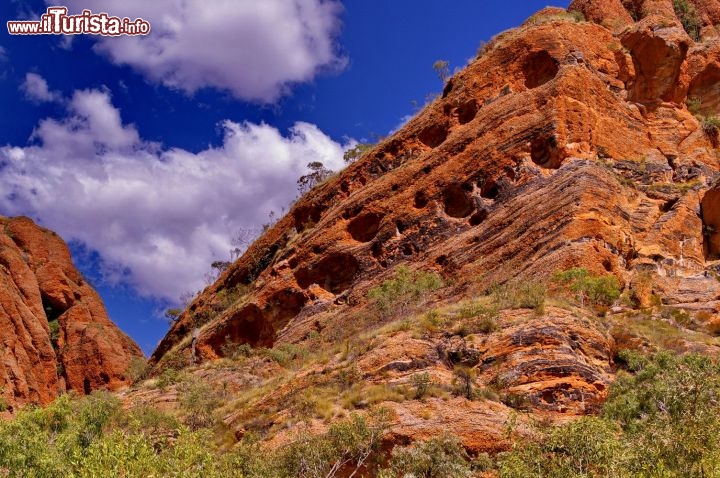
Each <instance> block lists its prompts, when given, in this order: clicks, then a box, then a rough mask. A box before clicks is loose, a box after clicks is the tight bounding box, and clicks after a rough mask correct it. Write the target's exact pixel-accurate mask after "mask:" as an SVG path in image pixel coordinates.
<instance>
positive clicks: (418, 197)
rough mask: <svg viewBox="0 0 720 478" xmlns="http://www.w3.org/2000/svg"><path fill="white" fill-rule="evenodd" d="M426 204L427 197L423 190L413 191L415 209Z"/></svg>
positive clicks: (421, 207)
mask: <svg viewBox="0 0 720 478" xmlns="http://www.w3.org/2000/svg"><path fill="white" fill-rule="evenodd" d="M427 205H428V198H427V195H425V192H424V191H418V192H416V193H415V204H414V206H415V209H423V208H425V206H427Z"/></svg>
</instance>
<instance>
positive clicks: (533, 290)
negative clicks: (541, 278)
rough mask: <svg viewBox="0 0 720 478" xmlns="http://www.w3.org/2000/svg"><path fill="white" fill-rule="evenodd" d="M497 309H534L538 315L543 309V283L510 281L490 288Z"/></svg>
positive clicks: (544, 291) (544, 290)
mask: <svg viewBox="0 0 720 478" xmlns="http://www.w3.org/2000/svg"><path fill="white" fill-rule="evenodd" d="M491 294H492V297H493V301H494V303H495V305H496V306H497V308H498V309H501V310H502V309H534V310H535V312H536V313H537V314H539V315H542V314H543V313H544V311H545V294H546V289H545V285H543V284H540V283H537V282H529V281H512V282H507V283H506V284H503V285H500V286H495V287H493V288H492V289H491Z"/></svg>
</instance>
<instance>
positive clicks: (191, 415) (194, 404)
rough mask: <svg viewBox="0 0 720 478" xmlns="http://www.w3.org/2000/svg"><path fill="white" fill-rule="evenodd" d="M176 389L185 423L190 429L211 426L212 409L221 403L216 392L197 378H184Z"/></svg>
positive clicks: (213, 421) (213, 420)
mask: <svg viewBox="0 0 720 478" xmlns="http://www.w3.org/2000/svg"><path fill="white" fill-rule="evenodd" d="M178 389H179V390H178V392H179V394H178V395H179V399H180V400H179V401H180V406H181V407H182V411H183V412H184V413H185V414H186V418H185V423H186V424H187V426H188V427H189V428H190V430H199V429H201V428H209V427H211V426H213V425H214V424H215V417H214V411H215V409H216V408H217V407H218V406H220V404H221V401H220V397H219V395H218V393H217V392H216V391H215V390H214V389H213V388H212V387H211V386H210V385H209V384H207V383H205V382H202V381H200V380H197V379H191V380H185V381H184V382H183V383H182V384H180V386H179V387H178Z"/></svg>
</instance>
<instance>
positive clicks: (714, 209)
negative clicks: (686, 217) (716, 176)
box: [702, 185, 720, 259]
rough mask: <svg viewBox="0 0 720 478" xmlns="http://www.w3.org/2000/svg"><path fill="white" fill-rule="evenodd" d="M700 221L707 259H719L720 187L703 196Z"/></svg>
mask: <svg viewBox="0 0 720 478" xmlns="http://www.w3.org/2000/svg"><path fill="white" fill-rule="evenodd" d="M702 219H703V234H704V236H705V253H706V254H707V256H708V258H709V259H720V185H717V186H715V187H714V188H713V189H711V190H710V191H708V192H707V194H705V197H704V198H703V200H702Z"/></svg>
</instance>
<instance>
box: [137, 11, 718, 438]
mask: <svg viewBox="0 0 720 478" xmlns="http://www.w3.org/2000/svg"><path fill="white" fill-rule="evenodd" d="M693 3H694V5H695V7H696V11H697V14H698V15H699V17H698V18H699V20H698V21H699V23H698V25H699V28H700V32H699V37H698V38H699V41H697V40H696V39H695V38H693V37H692V36H690V35H689V34H688V32H687V31H685V27H684V25H683V22H682V21H681V20H682V19H681V18H678V17H677V16H676V14H675V12H674V10H673V5H672V1H671V0H645V1H633V2H631V1H621V0H578V1H575V2H573V4H572V5H571V7H570V10H571V11H580V12H582V13H583V14H584V15H585V17H586V18H587V19H588V20H590V21H587V22H577V21H575V17H574V16H573V15H570V14H568V12H565V11H563V10H562V9H556V8H548V9H545V10H543V11H541V12H540V13H538V14H537V15H535V16H533V17H532V18H531V19H530V20H528V21H527V22H526V23H525V24H524V25H523V26H522V27H520V28H519V29H515V30H511V31H508V32H505V33H503V34H501V35H499V36H497V37H496V38H494V39H493V40H492V41H491V42H490V43H489V44H488V45H487V46H486V47H485V48H484V49H483V51H482V52H481V54H480V56H479V57H478V58H477V59H475V60H474V61H473V62H472V63H470V64H469V65H468V66H467V67H466V68H465V69H464V70H462V71H460V72H459V73H457V74H455V75H454V76H453V77H452V78H450V79H449V80H448V81H447V83H446V85H445V87H444V89H443V91H442V94H441V95H439V96H438V98H437V99H436V100H435V101H433V102H432V103H431V104H429V105H428V106H427V107H426V108H425V109H424V110H423V111H422V112H421V113H419V114H418V115H417V116H416V117H415V118H414V119H412V120H411V121H410V122H408V123H407V124H406V125H405V126H404V127H403V128H402V129H401V130H400V131H398V132H397V133H396V134H394V135H393V136H391V137H390V138H388V139H386V140H384V141H383V142H382V143H380V144H378V145H377V146H375V147H374V148H373V149H371V150H370V151H369V152H367V153H366V154H364V156H363V157H362V158H361V159H360V160H358V161H357V162H356V163H354V164H352V165H350V166H349V167H348V168H347V169H345V170H344V171H342V172H341V173H340V174H338V175H337V176H336V177H334V178H332V179H331V180H329V181H327V182H326V183H324V184H322V185H321V186H319V187H317V188H315V189H314V190H312V191H311V192H310V193H309V194H307V195H306V196H304V197H303V198H302V199H300V200H299V201H298V202H297V203H296V204H295V205H294V206H293V208H292V210H291V211H290V213H289V214H288V215H287V216H285V217H284V218H282V219H281V220H280V221H279V222H278V223H277V224H275V225H274V226H273V227H272V228H270V230H269V231H268V232H267V233H266V234H265V235H264V236H263V237H261V238H260V239H259V240H258V241H257V242H255V243H254V244H253V245H252V246H251V247H250V248H249V249H248V251H247V252H246V253H245V254H244V255H243V256H242V257H241V258H240V259H239V260H238V261H236V262H235V263H234V264H232V265H231V266H230V267H229V269H228V270H227V271H226V272H225V273H224V274H223V275H222V276H221V277H220V278H219V279H218V281H217V282H216V283H215V284H213V285H212V286H210V287H209V288H208V289H206V290H205V291H204V292H203V293H202V294H200V295H199V296H198V297H197V298H196V299H195V300H194V302H193V303H192V304H191V305H190V307H189V308H188V310H186V311H185V312H184V313H183V315H182V316H181V317H180V319H179V320H178V321H177V323H176V324H174V325H173V327H172V329H171V330H170V332H169V333H168V335H167V336H166V337H165V339H164V340H163V341H162V342H161V344H160V345H159V347H158V348H157V350H156V351H155V353H154V354H153V357H152V359H151V361H152V363H153V364H155V365H158V367H159V368H163V366H164V364H167V363H172V364H175V365H176V364H178V363H180V364H190V363H192V362H193V361H194V362H204V361H210V360H214V359H217V358H220V357H223V356H224V355H226V350H229V349H230V348H231V347H233V346H236V345H239V344H244V343H247V344H250V345H252V346H264V347H267V346H271V345H273V344H278V343H293V342H302V341H304V340H306V339H308V337H321V338H323V339H326V340H328V341H332V340H350V339H351V338H352V337H355V336H357V335H360V334H361V333H362V332H367V330H368V329H370V328H372V327H377V326H378V325H381V324H382V321H383V320H384V318H383V317H382V316H381V315H382V314H378V313H377V311H374V310H372V309H371V308H368V291H369V290H370V289H371V288H372V287H375V286H377V285H379V284H381V283H382V282H383V281H384V280H386V279H388V278H389V277H391V276H392V274H393V273H394V271H395V270H396V268H397V266H399V265H406V266H408V267H410V268H411V269H422V270H426V271H431V272H434V273H436V274H438V275H440V276H442V277H443V278H445V279H446V280H447V282H448V283H452V287H446V288H444V289H442V290H441V291H439V292H438V293H436V294H435V295H434V296H433V297H432V298H433V299H434V300H436V301H447V302H451V301H453V300H454V301H457V300H458V298H459V297H472V295H473V294H479V293H480V291H482V290H484V289H485V288H487V286H488V285H490V284H493V283H504V282H506V281H509V280H511V279H517V278H522V279H529V280H535V281H547V279H548V278H549V277H550V276H551V275H552V274H553V273H554V272H555V271H560V270H566V269H570V268H573V267H583V268H586V269H588V270H589V271H591V272H593V273H596V274H603V275H604V274H612V275H614V276H616V277H617V278H618V280H619V282H620V284H621V287H622V288H623V289H625V292H626V293H628V294H630V289H632V288H633V287H635V286H636V285H637V284H639V283H640V282H643V281H645V282H646V283H647V284H649V285H648V286H647V287H646V291H645V293H643V294H639V293H638V294H637V297H635V299H636V300H637V301H638V303H639V305H640V306H641V307H650V306H652V304H653V303H654V302H653V301H655V302H657V301H658V299H659V300H660V305H665V306H674V307H685V306H687V307H688V309H692V310H695V311H703V312H704V313H705V315H709V316H710V317H713V316H714V315H713V314H715V315H717V314H718V313H720V308H719V305H720V302H718V300H719V299H720V288H719V287H718V284H720V282H718V281H717V280H716V279H715V277H714V275H713V274H714V271H715V270H716V266H717V263H714V262H711V261H712V260H713V259H717V257H718V254H720V236H719V235H718V234H719V233H718V230H720V212H719V211H720V194H719V193H718V189H717V187H714V188H713V187H712V185H713V184H715V181H716V180H717V178H718V173H719V172H720V161H719V159H718V158H719V156H718V151H717V149H716V146H717V138H716V137H715V138H713V134H712V128H708V125H707V124H706V125H705V127H703V122H702V117H710V116H715V115H718V114H720V111H719V110H718V107H719V106H718V105H720V89H719V88H718V87H717V84H718V79H720V38H719V37H718V35H717V32H715V26H714V25H716V24H717V23H718V22H719V21H720V16H719V15H720V3H718V2H715V1H706V2H702V1H697V2H693ZM688 105H691V108H690V109H689V108H688ZM691 109H692V111H691ZM648 278H649V279H648ZM635 288H636V289H639V286H637V287H635ZM628 296H629V295H628ZM620 309H622V307H620ZM193 330H197V338H196V340H195V341H194V343H195V347H196V348H195V350H196V354H195V356H192V357H191V354H190V350H191V343H192V340H191V335H192V334H193ZM633 337H634V335H633ZM448 340H449V339H448ZM452 340H454V341H457V340H458V339H457V338H455V339H452ZM450 342H452V341H450ZM458 347H460V349H458ZM462 347H465V348H464V349H462ZM615 347H616V343H615V341H614V339H613V338H612V337H610V335H609V334H608V333H607V331H606V330H604V329H603V328H602V327H599V326H598V325H597V324H596V323H593V322H592V321H591V320H590V319H588V318H587V317H584V318H583V317H582V316H577V315H574V314H570V313H568V312H567V311H563V310H561V309H552V310H549V311H548V312H546V313H545V315H542V316H540V317H528V318H526V320H520V321H518V323H513V324H503V326H502V328H501V330H499V331H497V332H494V333H493V334H489V335H488V336H487V337H485V338H483V339H482V340H479V341H478V342H476V343H475V344H472V345H467V344H464V345H463V344H457V343H444V342H442V343H436V342H433V340H430V339H423V338H418V337H413V338H412V339H410V338H407V337H406V338H405V341H404V342H403V343H402V344H393V342H392V341H388V342H387V343H385V344H381V345H379V346H378V347H377V348H376V349H375V351H373V352H369V353H367V354H365V355H364V356H363V357H362V358H361V359H359V361H358V366H359V367H360V369H361V370H362V372H363V373H364V374H365V378H366V379H367V380H370V381H373V380H382V381H388V380H390V381H392V380H408V377H409V375H408V374H411V373H416V372H419V371H421V370H428V371H429V373H430V372H432V373H434V374H436V375H437V376H438V377H439V378H443V377H444V378H443V379H444V381H445V382H448V381H450V380H452V367H453V366H454V365H457V363H456V362H454V360H452V359H449V358H448V357H450V355H447V353H448V351H450V352H449V353H450V354H451V355H452V354H453V353H455V354H456V353H457V350H461V349H462V350H464V352H463V353H465V352H467V354H469V355H465V356H464V357H465V358H464V359H463V360H464V362H463V364H464V365H466V366H468V367H471V368H473V369H474V370H476V371H477V372H478V379H477V380H478V383H479V384H480V383H482V384H485V385H492V386H493V387H495V388H496V389H498V390H499V391H500V392H501V393H504V394H509V395H511V396H512V395H518V396H520V397H522V398H523V399H524V400H525V401H526V402H527V404H528V405H527V406H528V407H529V408H530V409H532V410H535V411H536V412H542V413H545V412H553V413H560V414H565V413H567V414H584V413H589V412H591V411H593V410H596V409H597V407H598V406H599V405H600V404H601V403H602V401H603V400H604V398H605V395H606V392H607V387H608V386H609V384H610V383H611V381H612V378H613V376H614V364H613V357H614V353H615V351H616V350H615ZM443 351H445V352H443ZM443 353H444V354H445V355H443ZM461 355H462V354H461ZM277 393H279V394H281V393H282V392H280V391H278V392H276V394H277ZM433 403H434V405H433V407H434V408H433V411H432V412H428V414H429V415H432V416H433V417H437V418H433V419H427V421H426V422H423V421H420V420H417V417H416V415H414V414H413V413H415V412H412V410H411V407H410V405H408V406H407V407H405V408H403V407H404V406H395V408H397V410H396V411H397V414H398V416H399V417H400V418H399V419H398V420H399V421H398V423H397V426H398V427H399V428H398V429H395V430H394V433H396V434H397V435H398V436H409V437H415V438H422V437H425V436H429V435H430V434H431V433H435V432H437V431H438V427H440V428H442V427H445V426H447V424H448V423H450V422H452V420H451V419H450V418H448V417H451V416H452V413H451V411H450V410H444V409H443V408H442V406H440V405H438V403H439V402H438V403H435V402H433ZM413 406H418V407H420V405H413ZM494 406H495V405H493V407H494ZM467 407H469V408H468V411H467V413H469V414H476V415H473V416H475V417H476V418H478V417H480V416H481V415H482V414H483V413H485V412H486V411H487V410H489V409H488V408H487V407H486V408H483V407H481V406H479V405H475V404H472V405H467ZM473 407H480V408H482V410H481V411H477V410H475V408H473ZM478 410H479V409H478ZM483 410H484V411H483ZM476 412H477V413H476ZM417 413H420V411H417ZM413 417H415V418H413ZM440 417H445V418H440ZM478 419H479V418H478ZM230 422H232V420H230ZM433 423H434V424H435V426H434V427H433V426H432V424H433ZM488 423H489V422H488ZM463 426H464V425H462V424H460V425H458V426H457V428H458V429H457V430H456V432H457V433H458V434H459V435H461V436H463V440H464V442H465V443H466V445H467V446H468V447H469V448H472V449H477V450H479V449H484V448H487V447H485V445H481V444H478V443H475V444H472V443H471V442H472V440H473V438H472V436H470V435H469V434H464V432H463V429H462V428H463ZM477 426H480V425H477ZM483 426H484V425H483ZM488 426H490V425H488ZM492 426H497V424H495V425H492ZM403 427H405V428H403ZM430 429H432V430H433V431H432V432H431V431H430ZM413 430H415V431H413Z"/></svg>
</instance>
